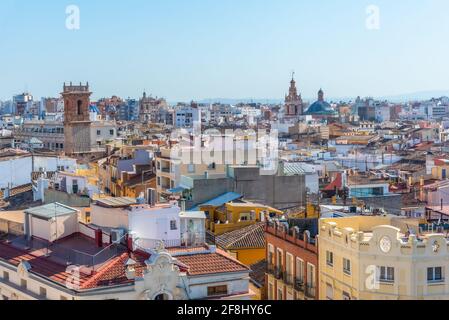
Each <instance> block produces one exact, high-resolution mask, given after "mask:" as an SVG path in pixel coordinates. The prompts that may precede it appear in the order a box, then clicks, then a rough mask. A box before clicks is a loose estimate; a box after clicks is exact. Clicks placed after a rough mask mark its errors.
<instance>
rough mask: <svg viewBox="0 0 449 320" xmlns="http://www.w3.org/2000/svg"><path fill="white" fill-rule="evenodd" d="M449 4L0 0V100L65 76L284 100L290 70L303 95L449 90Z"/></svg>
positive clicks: (118, 87)
mask: <svg viewBox="0 0 449 320" xmlns="http://www.w3.org/2000/svg"><path fill="white" fill-rule="evenodd" d="M71 4H75V5H78V6H79V8H80V10H81V21H80V24H81V28H80V30H77V31H73V30H72V31H71V30H68V29H66V27H65V20H66V13H65V9H66V6H67V5H71ZM371 4H373V5H377V6H378V7H379V9H380V30H378V31H372V30H371V31H370V30H368V29H367V28H366V26H365V20H366V18H367V14H366V11H365V10H366V7H367V6H368V5H371ZM448 14H449V1H447V0H425V1H423V0H394V1H391V0H368V1H365V0H338V1H335V0H313V1H312V0H244V1H242V0H127V1H122V0H114V1H110V0H89V1H87V0H72V1H65V0H58V1H54V0H40V1H34V0H15V1H13V0H2V1H0V50H1V55H0V74H1V77H0V99H6V98H10V97H11V96H12V95H13V94H16V93H19V92H21V91H23V90H25V89H28V90H29V91H31V92H32V93H33V94H34V95H35V96H38V97H40V96H56V95H57V94H58V93H59V92H60V91H61V88H62V83H63V82H64V81H75V82H79V81H89V82H90V84H91V86H92V90H93V91H94V98H98V97H102V96H110V95H113V94H115V95H120V96H122V97H125V98H126V97H128V96H131V97H138V96H139V95H140V94H141V92H142V91H143V90H144V89H146V90H147V92H148V93H152V94H153V95H155V96H156V95H157V96H164V97H166V98H167V99H168V100H169V101H178V100H179V101H180V100H190V99H203V98H276V99H277V98H279V99H280V98H283V95H284V94H285V93H286V91H287V89H288V84H289V83H288V82H289V79H290V73H291V71H292V70H295V72H296V78H297V81H298V87H299V90H300V92H301V93H302V94H303V96H304V97H315V95H316V92H317V91H318V89H319V88H320V87H323V89H324V90H325V92H326V95H327V96H332V97H343V96H344V97H346V96H357V95H361V96H367V95H371V96H386V95H395V94H402V93H409V92H415V91H427V90H449V76H448V75H449V72H448V71H449V55H448V53H449V38H448V35H449V19H447V15H448Z"/></svg>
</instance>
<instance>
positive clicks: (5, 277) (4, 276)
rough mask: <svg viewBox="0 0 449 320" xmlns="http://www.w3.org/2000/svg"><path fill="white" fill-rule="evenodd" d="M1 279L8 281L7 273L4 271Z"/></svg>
mask: <svg viewBox="0 0 449 320" xmlns="http://www.w3.org/2000/svg"><path fill="white" fill-rule="evenodd" d="M3 280H5V281H9V273H8V272H6V271H3Z"/></svg>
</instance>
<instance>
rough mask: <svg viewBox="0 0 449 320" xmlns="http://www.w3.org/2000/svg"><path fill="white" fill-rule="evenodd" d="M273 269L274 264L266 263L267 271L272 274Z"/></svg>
mask: <svg viewBox="0 0 449 320" xmlns="http://www.w3.org/2000/svg"><path fill="white" fill-rule="evenodd" d="M274 269H275V267H274V264H272V263H267V273H269V274H274Z"/></svg>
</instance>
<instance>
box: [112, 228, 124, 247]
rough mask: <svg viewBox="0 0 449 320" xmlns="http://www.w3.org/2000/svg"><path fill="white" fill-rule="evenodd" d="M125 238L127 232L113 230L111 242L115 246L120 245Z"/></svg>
mask: <svg viewBox="0 0 449 320" xmlns="http://www.w3.org/2000/svg"><path fill="white" fill-rule="evenodd" d="M124 236H125V231H124V230H122V229H114V230H111V241H112V243H114V244H120V243H121V242H122V238H123V237H124Z"/></svg>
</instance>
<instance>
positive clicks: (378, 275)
mask: <svg viewBox="0 0 449 320" xmlns="http://www.w3.org/2000/svg"><path fill="white" fill-rule="evenodd" d="M426 230H429V231H426ZM442 231H443V228H439V227H435V228H434V227H433V226H432V228H429V227H426V225H422V224H421V225H420V220H418V219H406V218H400V217H395V216H376V217H374V216H373V217H368V216H356V217H345V218H336V219H322V220H321V221H320V226H319V235H318V240H319V243H320V245H319V292H320V294H319V297H320V299H321V300H326V299H327V300H418V299H423V300H428V299H448V298H449V283H448V282H447V280H446V279H445V276H446V275H447V272H449V270H448V266H447V259H448V255H449V254H448V250H447V247H448V239H447V234H443V233H442Z"/></svg>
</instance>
